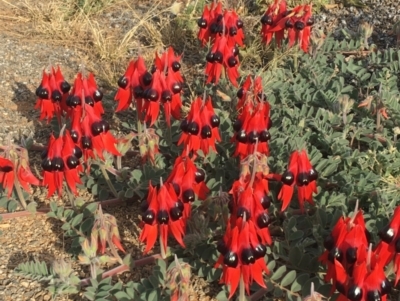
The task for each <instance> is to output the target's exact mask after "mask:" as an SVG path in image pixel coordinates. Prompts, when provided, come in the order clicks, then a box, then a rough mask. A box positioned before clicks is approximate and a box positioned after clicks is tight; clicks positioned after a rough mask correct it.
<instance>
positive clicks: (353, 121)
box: [195, 37, 400, 300]
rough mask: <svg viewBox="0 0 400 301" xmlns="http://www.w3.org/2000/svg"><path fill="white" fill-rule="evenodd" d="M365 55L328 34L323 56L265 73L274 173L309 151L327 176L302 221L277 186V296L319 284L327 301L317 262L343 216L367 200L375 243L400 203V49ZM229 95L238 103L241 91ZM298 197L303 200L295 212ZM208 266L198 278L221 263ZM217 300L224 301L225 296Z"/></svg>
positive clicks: (289, 296)
mask: <svg viewBox="0 0 400 301" xmlns="http://www.w3.org/2000/svg"><path fill="white" fill-rule="evenodd" d="M359 49H360V42H358V41H354V40H350V41H349V40H344V41H341V42H339V41H335V40H333V39H332V38H330V37H328V38H327V40H326V42H325V43H324V45H323V46H322V47H321V49H320V50H319V51H318V52H317V53H316V55H315V56H313V57H311V56H309V55H307V54H297V57H294V56H292V57H287V58H286V59H285V61H282V62H281V63H280V65H279V68H278V69H274V70H267V71H264V72H262V73H261V74H260V76H262V78H263V86H264V89H265V90H264V92H265V93H266V94H267V97H268V100H269V102H270V104H271V118H272V123H273V127H272V128H271V129H270V132H271V136H272V139H271V141H270V157H269V165H270V170H271V172H272V173H282V172H283V171H284V170H285V169H286V167H287V163H288V158H289V155H290V153H291V152H292V151H294V150H297V149H301V148H305V149H307V151H308V154H309V157H310V160H311V163H312V164H313V166H314V167H315V168H316V170H317V171H318V172H319V179H318V183H317V184H318V193H317V194H316V195H315V196H314V201H315V207H314V208H313V210H311V211H309V212H308V214H304V215H293V213H292V211H291V209H289V210H288V212H287V213H285V214H284V217H282V216H281V215H280V214H278V211H279V208H280V204H279V202H276V201H277V200H276V196H277V194H278V192H279V189H280V185H279V184H277V183H273V182H271V183H270V190H271V193H272V199H273V200H274V201H275V204H273V206H271V208H270V210H269V211H270V214H271V215H275V218H274V226H280V227H282V229H283V233H282V235H281V236H279V235H278V236H277V237H275V239H274V244H273V246H271V247H270V248H268V252H267V257H266V259H267V260H268V268H269V269H270V271H271V274H270V275H269V277H266V281H267V287H268V292H269V293H268V296H269V297H275V298H280V297H283V296H284V297H285V298H286V300H298V298H299V295H300V296H306V295H307V294H309V292H310V287H311V282H313V283H314V286H315V289H316V291H318V292H320V293H322V294H324V295H325V296H328V295H329V292H330V290H331V285H330V284H325V283H324V281H323V279H322V278H321V277H319V276H318V275H319V273H320V272H323V271H324V267H323V266H322V265H321V263H320V262H319V260H318V259H319V257H320V255H321V254H322V252H323V251H324V248H323V243H322V242H323V239H324V237H326V235H327V234H328V233H329V232H330V231H331V229H332V227H333V226H334V225H335V223H336V221H337V220H338V218H340V217H341V216H342V215H344V214H349V213H350V212H352V211H353V209H354V206H355V202H356V200H357V199H358V200H359V201H360V205H361V208H362V209H363V210H364V217H365V219H366V227H367V229H368V230H369V231H370V232H371V233H372V237H371V239H372V242H373V243H376V242H377V235H376V233H377V232H378V229H380V228H382V226H383V225H385V223H386V222H387V221H388V219H390V217H391V213H392V212H393V210H394V208H395V207H396V205H397V204H398V201H397V200H398V197H399V196H400V194H399V192H398V189H397V188H396V187H397V186H396V185H398V183H399V180H398V178H399V176H400V173H399V170H400V169H399V165H400V160H399V158H400V152H399V146H400V145H399V144H398V143H397V139H395V137H396V134H395V133H394V130H393V127H396V126H399V124H398V123H399V121H398V120H399V119H398V117H399V114H400V110H399V109H400V107H399V101H398V100H399V81H398V79H397V77H398V75H399V70H400V51H397V50H394V49H388V50H384V51H380V52H378V53H374V52H372V53H370V54H367V55H366V56H365V55H361V54H360V53H359V52H358V50H359ZM226 93H227V94H229V95H230V96H233V95H235V93H236V90H233V91H227V92H226ZM367 97H371V98H372V107H371V109H368V108H366V107H358V105H359V104H360V103H361V102H362V101H364V100H365V99H366V98H367ZM233 98H234V97H233ZM377 105H381V106H383V107H385V108H386V110H387V112H388V115H389V119H387V120H386V119H384V118H383V117H382V116H380V120H379V123H380V124H378V119H377V115H376V112H375V111H374V106H377ZM231 118H232V119H234V118H233V116H232V117H231ZM378 125H379V127H378ZM296 198H297V196H296V193H295V194H294V196H293V198H292V202H291V207H292V208H293V207H297V201H296ZM199 257H201V255H200V256H199ZM195 262H196V261H195ZM200 262H201V263H202V264H203V266H204V267H202V268H201V269H198V271H199V272H200V273H201V274H202V276H207V278H208V275H207V274H208V273H206V274H205V273H204V272H203V271H204V270H205V269H208V270H211V267H212V264H211V263H208V262H207V261H200ZM254 289H256V287H254ZM218 297H219V299H221V300H225V299H224V298H225V297H226V294H225V291H222V292H221V293H220V294H219V295H218Z"/></svg>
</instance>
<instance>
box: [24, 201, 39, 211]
mask: <svg viewBox="0 0 400 301" xmlns="http://www.w3.org/2000/svg"><path fill="white" fill-rule="evenodd" d="M36 208H37V203H36V202H30V203H29V204H28V206H26V210H27V211H29V212H31V213H36Z"/></svg>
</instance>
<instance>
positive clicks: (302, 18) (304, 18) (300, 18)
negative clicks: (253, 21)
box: [269, 4, 314, 52]
mask: <svg viewBox="0 0 400 301" xmlns="http://www.w3.org/2000/svg"><path fill="white" fill-rule="evenodd" d="M313 24H314V19H313V18H312V6H311V4H310V5H298V6H296V7H295V8H294V9H293V10H292V11H291V12H290V13H288V14H287V15H286V16H285V17H283V18H282V19H281V20H279V22H278V23H277V24H276V26H275V27H274V28H272V29H269V30H270V31H271V32H281V31H282V30H284V29H287V30H288V39H289V47H292V46H293V45H294V44H295V42H298V44H299V45H300V47H301V49H303V51H304V52H308V45H309V42H310V34H311V26H312V25H313Z"/></svg>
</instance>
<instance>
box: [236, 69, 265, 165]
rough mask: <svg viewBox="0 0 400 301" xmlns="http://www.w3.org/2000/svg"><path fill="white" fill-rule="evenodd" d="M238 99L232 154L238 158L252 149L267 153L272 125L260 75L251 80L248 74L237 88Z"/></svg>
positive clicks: (248, 153) (242, 157)
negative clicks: (234, 146)
mask: <svg viewBox="0 0 400 301" xmlns="http://www.w3.org/2000/svg"><path fill="white" fill-rule="evenodd" d="M237 97H238V99H239V101H238V104H237V107H236V108H237V110H238V111H239V112H240V114H239V116H238V118H237V119H236V121H235V123H234V125H233V129H234V130H235V132H236V133H235V136H234V137H233V138H232V141H233V142H236V149H235V153H234V156H239V158H240V159H244V158H246V157H247V156H248V155H250V154H253V153H254V151H257V152H259V153H262V154H265V155H268V154H269V147H268V141H269V140H270V139H271V135H270V133H269V129H270V128H271V126H272V122H271V118H270V105H269V103H268V101H267V97H266V95H265V94H264V93H263V88H262V84H261V77H255V78H254V80H252V78H251V76H248V77H247V79H246V81H245V82H244V83H243V86H242V87H241V88H240V89H239V90H238V92H237Z"/></svg>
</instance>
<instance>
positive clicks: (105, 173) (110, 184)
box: [99, 163, 118, 198]
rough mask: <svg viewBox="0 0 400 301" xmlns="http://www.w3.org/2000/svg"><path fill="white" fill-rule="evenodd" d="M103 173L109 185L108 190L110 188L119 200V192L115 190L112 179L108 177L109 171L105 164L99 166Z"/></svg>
mask: <svg viewBox="0 0 400 301" xmlns="http://www.w3.org/2000/svg"><path fill="white" fill-rule="evenodd" d="M99 166H100V170H101V173H102V174H103V177H104V179H105V180H106V183H107V185H108V188H110V190H111V192H112V193H113V195H114V197H115V198H118V192H117V191H116V190H115V187H114V185H113V184H112V183H111V180H110V177H109V176H108V173H107V170H106V169H105V167H104V165H103V164H101V163H100V164H99Z"/></svg>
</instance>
